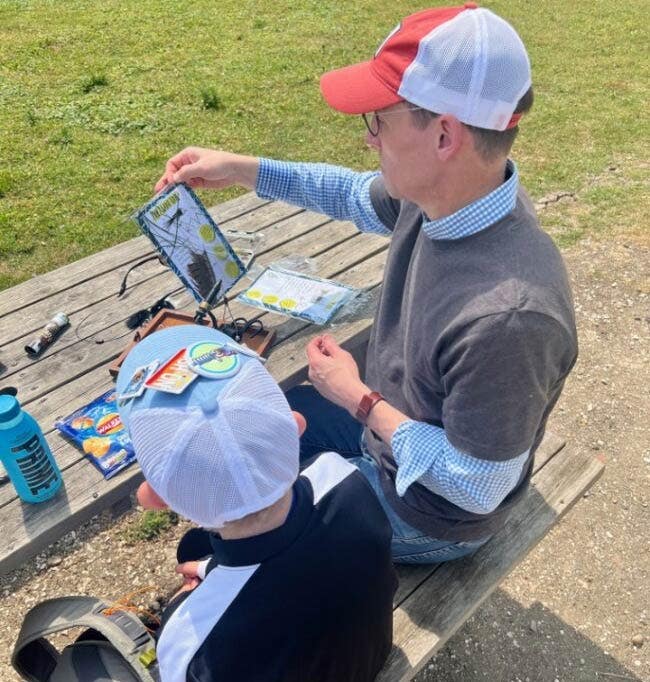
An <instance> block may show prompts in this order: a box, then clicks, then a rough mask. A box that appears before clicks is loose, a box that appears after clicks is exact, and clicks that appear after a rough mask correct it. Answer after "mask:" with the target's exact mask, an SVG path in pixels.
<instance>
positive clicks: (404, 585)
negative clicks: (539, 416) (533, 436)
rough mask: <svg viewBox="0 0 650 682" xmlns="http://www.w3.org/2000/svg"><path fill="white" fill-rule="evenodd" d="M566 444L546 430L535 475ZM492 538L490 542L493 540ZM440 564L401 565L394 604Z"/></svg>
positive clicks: (425, 578)
mask: <svg viewBox="0 0 650 682" xmlns="http://www.w3.org/2000/svg"><path fill="white" fill-rule="evenodd" d="M564 445H565V441H564V440H563V439H562V438H560V437H559V436H556V435H555V434H554V433H550V432H549V431H547V432H546V434H545V436H544V439H543V440H542V442H541V443H540V444H539V447H538V448H537V451H536V452H535V461H534V463H533V476H535V475H536V474H537V473H539V471H541V469H542V467H544V466H546V464H548V462H550V461H551V459H552V458H553V457H556V456H557V455H558V454H559V453H560V451H561V450H562V448H563V447H564ZM493 541H494V540H491V541H490V542H493ZM437 568H438V565H432V566H399V567H398V569H397V574H398V577H399V586H398V588H397V592H396V593H395V597H394V600H393V604H394V605H395V606H398V605H399V604H401V603H402V602H403V601H404V600H405V599H406V598H407V597H408V596H409V595H411V594H412V593H413V592H414V591H415V590H416V589H417V588H418V587H419V586H420V585H421V584H422V583H423V582H424V581H425V580H427V579H428V578H429V576H431V575H433V573H434V572H435V570H436V569H437Z"/></svg>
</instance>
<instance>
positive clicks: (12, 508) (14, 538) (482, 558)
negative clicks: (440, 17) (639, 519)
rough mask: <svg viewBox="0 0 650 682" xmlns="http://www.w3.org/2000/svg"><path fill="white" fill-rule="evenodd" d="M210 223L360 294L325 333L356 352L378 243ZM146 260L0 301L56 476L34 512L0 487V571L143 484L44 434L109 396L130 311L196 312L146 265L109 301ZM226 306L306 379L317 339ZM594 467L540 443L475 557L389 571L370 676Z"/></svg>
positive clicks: (73, 267)
mask: <svg viewBox="0 0 650 682" xmlns="http://www.w3.org/2000/svg"><path fill="white" fill-rule="evenodd" d="M210 212H211V213H212V215H213V217H214V218H215V220H216V222H217V223H218V224H219V225H220V226H221V227H223V228H225V229H234V230H243V231H247V232H261V233H263V239H261V246H260V248H259V249H258V254H257V260H258V262H259V263H261V264H263V265H264V264H268V263H271V262H274V261H278V260H281V259H283V258H288V257H294V256H298V257H301V258H304V257H309V258H310V259H312V263H313V266H314V267H315V270H316V272H315V274H317V275H319V276H321V277H331V278H336V279H337V280H339V281H341V282H344V283H346V284H349V285H352V286H356V287H364V288H367V289H368V294H367V295H366V296H365V302H364V303H363V304H362V305H360V306H359V307H358V308H356V309H354V310H353V311H351V313H348V314H346V315H344V316H343V318H342V319H341V320H340V321H339V322H337V323H335V326H334V328H333V329H331V332H332V333H333V334H334V336H335V337H336V338H337V340H338V341H339V342H340V343H341V344H342V345H343V346H344V347H346V348H347V349H348V350H350V351H352V352H357V353H362V351H363V349H364V348H365V345H366V343H367V340H368V337H369V333H370V328H371V325H372V316H373V313H374V307H375V303H376V299H377V294H378V292H379V287H380V284H381V278H382V273H383V266H384V261H385V257H386V252H387V248H388V241H387V240H386V239H385V238H384V237H380V236H375V235H367V234H359V233H358V232H357V230H356V228H355V227H354V226H353V225H352V224H350V223H345V222H338V221H332V220H330V219H328V218H327V217H324V216H322V215H318V214H315V213H312V212H309V211H304V210H302V209H299V208H296V207H293V206H289V205H287V204H284V203H281V202H269V201H264V200H262V199H259V198H258V197H257V196H256V195H255V194H252V193H251V194H246V195H244V196H242V197H239V198H237V199H234V200H232V201H228V202H225V203H222V204H220V205H218V206H216V207H214V208H213V209H211V211H210ZM152 251H153V249H152V247H151V244H150V242H149V241H148V240H147V239H146V238H145V237H137V238H135V239H132V240H130V241H127V242H124V243H122V244H119V245H117V246H114V247H112V248H109V249H106V250H104V251H102V252H100V253H97V254H95V255H93V256H89V257H87V258H83V259H82V260H79V261H77V262H75V263H72V264H70V265H67V266H64V267H62V268H59V269H58V270H55V271H53V272H49V273H47V274H44V275H40V276H38V277H34V278H32V279H30V280H27V281H26V282H24V283H22V284H19V285H18V286H16V287H13V288H11V289H8V290H5V291H3V292H0V386H8V385H13V386H16V387H17V388H18V397H19V398H20V400H21V402H22V404H23V405H24V406H25V407H26V408H27V410H28V411H29V412H30V413H31V414H32V415H33V416H34V417H35V418H36V419H37V420H38V422H39V423H40V425H41V427H42V428H43V431H44V433H45V434H46V438H47V440H48V442H49V444H50V447H51V449H52V452H53V453H54V456H55V457H56V459H57V462H58V464H59V467H60V468H61V470H62V473H63V479H64V487H63V489H62V491H61V492H60V493H59V494H58V495H57V496H56V498H54V499H53V500H51V501H49V502H45V503H42V504H40V505H26V504H23V503H21V502H20V500H19V499H18V498H17V497H16V495H15V493H14V490H13V487H12V486H11V485H10V484H6V485H3V486H0V521H1V523H2V538H1V539H0V574H4V573H7V572H9V571H11V570H12V569H14V568H16V567H17V566H19V565H21V563H22V562H24V561H25V560H26V559H28V558H30V557H31V556H33V555H35V554H36V553H38V552H39V551H41V550H43V549H44V548H45V547H47V546H48V545H49V544H51V543H52V542H54V541H56V540H57V539H59V538H60V537H61V536H62V535H64V534H65V533H66V532H68V531H70V530H73V529H74V528H76V527H77V526H79V525H80V524H81V523H83V522H85V521H87V520H89V519H90V518H91V517H92V516H93V515H95V514H97V513H99V512H102V511H104V510H107V509H123V508H125V507H128V506H130V500H131V499H132V498H131V494H132V493H133V491H134V490H135V488H136V487H137V485H138V484H139V483H140V481H141V480H142V474H141V472H140V470H139V468H138V467H137V466H136V465H132V466H131V467H129V468H128V469H126V470H125V471H123V472H121V473H119V474H118V475H117V476H115V477H114V478H111V479H109V480H108V481H106V480H104V479H103V477H102V476H101V474H100V473H99V472H98V471H97V470H96V469H95V468H94V467H93V466H92V465H91V464H90V463H89V462H88V461H86V460H85V458H84V456H83V454H82V453H81V452H80V450H78V449H77V448H76V447H75V446H73V445H72V444H71V443H69V442H68V441H66V440H65V439H64V438H63V437H62V436H61V435H60V434H59V433H58V432H57V431H56V430H55V429H54V426H53V424H54V420H55V418H56V417H57V416H65V415H67V414H70V413H71V412H73V411H74V410H75V409H77V408H78V407H81V406H82V405H84V404H86V403H88V402H90V401H91V400H92V399H93V398H95V397H97V396H99V395H101V394H102V393H103V392H105V391H106V390H108V389H109V388H110V387H111V386H112V385H113V380H112V379H111V377H110V375H109V373H108V365H109V364H110V362H111V361H112V360H113V359H114V358H115V357H117V356H118V355H119V354H120V352H121V351H122V350H123V349H124V347H125V346H126V344H127V343H128V341H129V340H130V338H131V337H132V335H133V332H129V330H128V329H127V328H126V327H125V324H124V323H125V320H126V318H127V317H128V316H129V315H130V314H132V313H133V312H135V311H137V310H139V309H142V308H146V307H148V306H151V305H152V304H153V303H154V302H155V301H156V300H158V299H159V298H160V297H161V296H163V295H164V294H168V293H169V295H170V298H171V299H173V300H174V302H175V303H176V304H177V307H182V308H184V309H186V310H187V311H188V312H191V311H193V310H194V308H195V305H194V303H193V301H192V300H191V298H190V296H189V294H187V293H185V292H184V290H183V289H182V287H181V286H180V283H179V282H178V280H177V279H176V277H175V275H173V274H172V273H171V272H170V271H169V270H167V269H165V268H163V267H162V266H161V265H160V264H159V263H157V262H155V261H154V262H150V263H146V264H143V265H142V266H141V267H138V268H137V269H136V270H134V271H133V272H132V273H131V275H130V277H129V281H128V288H127V291H126V294H125V295H124V296H123V297H121V298H118V297H117V292H118V289H119V286H120V283H121V281H122V278H123V276H124V273H125V272H126V270H127V269H128V268H129V267H131V266H132V265H134V264H135V263H137V262H138V261H140V260H141V259H143V258H144V257H146V256H147V255H148V254H150V253H152ZM242 288H243V285H242V286H239V287H238V289H239V290H241V289H242ZM236 291H237V290H235V292H234V293H236ZM170 292H171V293H170ZM231 307H232V312H233V314H234V315H235V316H238V315H245V316H247V317H249V318H250V317H254V316H259V317H261V318H262V320H263V322H264V324H265V326H266V327H267V328H273V329H274V330H275V331H276V338H275V341H274V345H273V347H272V349H271V352H270V355H269V360H268V363H267V367H268V369H269V371H270V372H271V373H272V375H273V376H274V377H275V378H276V380H278V382H279V383H280V385H281V386H282V387H283V388H284V389H285V390H287V389H288V388H290V387H291V386H294V385H296V384H297V383H300V382H301V381H304V380H305V379H306V376H307V368H306V357H305V353H304V347H305V344H306V342H307V340H308V338H310V337H311V336H312V335H314V334H315V333H317V332H318V328H316V327H314V326H310V325H309V324H307V323H305V322H302V321H299V320H296V319H289V318H286V317H282V316H279V315H274V314H272V313H262V312H260V311H256V310H254V309H252V308H250V307H246V306H242V305H240V304H237V303H236V302H232V303H231ZM59 310H61V311H63V312H65V313H66V314H68V316H69V317H70V322H71V325H70V327H69V328H68V329H67V330H66V331H65V332H64V333H63V334H62V335H61V336H60V337H59V338H58V339H57V340H56V341H55V343H54V344H53V345H52V346H51V347H50V348H48V349H47V350H46V351H45V353H44V354H43V355H42V356H41V357H40V358H38V359H36V360H33V359H31V358H29V357H28V356H27V355H26V353H25V351H24V346H25V344H26V343H27V342H28V341H29V340H30V339H31V337H32V336H33V335H34V333H35V332H37V331H38V330H39V329H40V328H41V327H42V326H43V324H44V323H45V322H46V321H48V320H49V319H50V318H51V317H52V315H53V314H54V313H56V312H57V311H59ZM220 310H221V309H218V310H217V317H220V316H221V312H220ZM603 467H604V465H603V463H602V462H601V461H600V460H598V459H597V458H594V457H593V455H592V454H591V453H590V452H589V451H587V450H582V449H580V448H577V447H568V446H567V447H564V442H563V441H562V440H561V439H560V438H558V437H556V436H554V435H552V434H547V435H546V437H545V439H544V441H543V443H542V445H541V446H540V448H539V450H538V452H537V455H536V459H535V473H534V475H533V479H532V485H531V487H530V489H529V491H528V493H527V494H526V496H525V498H524V499H523V500H522V502H521V503H520V504H519V505H518V506H517V508H516V509H515V511H514V512H513V514H512V515H511V517H510V518H509V520H508V522H507V524H506V527H505V528H504V529H503V530H502V531H501V532H500V533H498V534H497V535H496V536H495V537H494V538H493V539H492V540H491V541H490V542H489V543H488V544H487V545H485V546H484V547H483V548H481V550H480V551H479V552H478V553H477V554H476V555H475V556H474V557H472V558H470V559H466V560H460V561H456V562H452V563H450V564H443V565H439V566H417V567H400V568H399V571H398V572H399V577H400V583H399V589H398V591H397V594H396V596H395V604H394V608H395V611H394V645H393V651H392V653H391V655H390V658H389V660H388V662H387V664H386V666H385V668H384V670H383V671H382V673H381V674H380V676H379V678H378V679H380V680H391V681H392V680H405V679H410V678H411V677H413V675H415V673H416V672H417V671H418V670H419V669H420V668H421V667H422V666H423V665H424V664H425V663H426V661H427V660H428V659H429V658H430V657H431V655H432V654H433V653H435V652H436V651H437V650H438V649H440V648H441V647H442V646H443V645H444V643H445V642H446V641H447V640H448V639H449V637H450V636H451V635H453V633H454V632H455V631H456V630H457V629H458V628H459V627H460V626H461V625H462V624H463V623H464V622H465V620H466V619H467V618H468V617H469V616H470V615H471V614H472V613H473V611H474V610H475V609H476V608H477V607H478V606H479V605H480V603H481V602H482V601H483V600H484V599H485V598H486V597H487V596H488V595H489V594H490V593H491V591H492V590H493V589H494V588H495V587H496V586H497V585H498V584H499V583H500V581H501V580H503V578H504V577H505V576H506V575H507V574H508V573H509V572H510V571H511V570H512V569H513V567H514V566H516V564H517V563H518V562H519V561H521V559H523V558H524V557H525V555H526V554H527V553H528V552H529V551H530V549H532V547H533V546H534V545H535V544H536V543H537V542H538V541H539V540H540V539H541V538H542V537H543V536H544V535H545V533H546V532H547V531H548V529H549V528H550V527H551V526H552V525H553V524H554V523H555V522H556V521H557V520H558V519H559V518H560V517H561V516H562V515H563V514H564V513H565V512H566V511H567V510H568V509H569V508H570V507H571V506H572V504H573V503H574V502H576V501H577V500H578V499H579V498H580V496H581V495H582V493H583V492H584V491H585V490H586V489H588V488H589V486H590V485H591V484H592V483H593V482H594V481H595V480H596V479H597V478H598V477H599V476H600V474H601V473H602V471H603ZM125 501H126V503H127V504H126V505H125Z"/></svg>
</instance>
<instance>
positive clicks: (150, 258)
mask: <svg viewBox="0 0 650 682" xmlns="http://www.w3.org/2000/svg"><path fill="white" fill-rule="evenodd" d="M156 259H158V260H160V257H159V256H158V254H154V255H153V256H148V257H147V258H143V259H142V260H141V261H138V262H137V263H135V264H134V265H132V266H131V267H130V268H129V269H128V270H127V271H126V272H125V273H124V277H122V284H120V290H119V291H118V292H117V297H118V298H119V297H120V296H122V295H123V294H124V292H125V291H126V280H127V279H128V277H129V275H130V274H131V273H132V272H133V271H134V270H135V269H136V268H139V267H140V266H141V265H144V264H145V263H149V262H151V261H152V260H156Z"/></svg>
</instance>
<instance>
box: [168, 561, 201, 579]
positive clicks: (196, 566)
mask: <svg viewBox="0 0 650 682" xmlns="http://www.w3.org/2000/svg"><path fill="white" fill-rule="evenodd" d="M203 563H207V562H204V561H186V562H185V563H183V564H178V565H177V566H176V568H175V569H174V570H175V571H176V573H180V574H181V575H182V576H183V578H184V579H185V580H186V581H187V580H189V579H192V578H195V579H196V580H198V581H199V582H201V580H203V576H204V575H205V573H204V572H202V571H201V568H200V564H203ZM203 570H204V571H205V569H203Z"/></svg>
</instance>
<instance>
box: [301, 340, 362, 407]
mask: <svg viewBox="0 0 650 682" xmlns="http://www.w3.org/2000/svg"><path fill="white" fill-rule="evenodd" d="M307 358H308V359H309V380H310V381H311V383H312V384H313V385H314V388H315V389H316V390H317V391H318V392H319V393H320V394H321V395H322V396H323V397H324V398H327V399H328V400H329V401H331V402H333V403H334V404H336V405H339V406H340V407H343V408H345V409H346V410H347V411H348V412H349V413H350V414H351V415H353V416H354V414H355V413H356V410H357V407H358V405H359V402H360V401H361V398H362V397H363V396H364V395H365V394H366V393H368V392H369V391H370V389H369V388H368V387H367V386H366V385H365V384H364V383H363V381H361V378H360V376H359V367H358V366H357V363H356V362H355V361H354V358H353V357H352V355H350V353H348V352H347V351H346V350H343V348H341V346H339V345H338V343H336V341H335V340H334V338H333V337H332V336H330V335H329V334H323V335H322V336H317V337H315V338H314V339H312V340H311V341H310V342H309V343H308V344H307Z"/></svg>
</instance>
